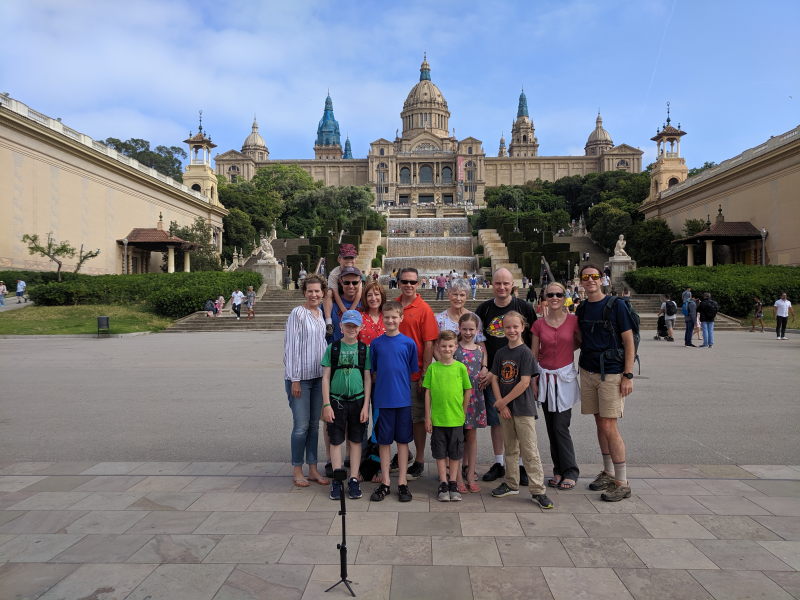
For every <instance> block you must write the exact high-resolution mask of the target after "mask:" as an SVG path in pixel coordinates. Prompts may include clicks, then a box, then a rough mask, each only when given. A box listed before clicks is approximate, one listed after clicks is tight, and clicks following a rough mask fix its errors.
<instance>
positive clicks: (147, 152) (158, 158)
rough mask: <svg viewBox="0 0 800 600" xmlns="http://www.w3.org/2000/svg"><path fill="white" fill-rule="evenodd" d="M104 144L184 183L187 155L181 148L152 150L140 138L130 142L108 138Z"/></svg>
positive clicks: (159, 147)
mask: <svg viewBox="0 0 800 600" xmlns="http://www.w3.org/2000/svg"><path fill="white" fill-rule="evenodd" d="M103 143H104V144H105V145H106V146H110V147H111V148H113V149H114V150H116V151H117V152H119V153H120V154H124V155H125V156H129V157H131V158H135V159H136V160H138V161H139V162H140V163H142V164H143V165H145V166H147V167H152V168H153V169H155V170H156V171H158V172H159V173H161V174H163V175H166V176H167V177H172V178H173V179H174V180H176V181H183V162H182V161H183V160H186V158H187V156H188V155H187V154H186V151H185V150H184V149H183V148H180V147H179V146H156V148H155V150H151V149H150V142H148V141H147V140H143V139H140V138H131V139H129V140H125V141H122V140H119V139H117V138H113V137H110V138H106V139H105V140H104V141H103Z"/></svg>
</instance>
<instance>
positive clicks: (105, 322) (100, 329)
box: [97, 317, 111, 337]
mask: <svg viewBox="0 0 800 600" xmlns="http://www.w3.org/2000/svg"><path fill="white" fill-rule="evenodd" d="M101 333H106V334H110V333H111V325H110V324H109V318H108V317H97V337H100V334H101Z"/></svg>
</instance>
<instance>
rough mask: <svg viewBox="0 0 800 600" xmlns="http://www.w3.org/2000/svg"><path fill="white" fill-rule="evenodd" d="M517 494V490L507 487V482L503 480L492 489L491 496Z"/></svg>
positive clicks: (501, 496) (500, 496) (499, 496)
mask: <svg viewBox="0 0 800 600" xmlns="http://www.w3.org/2000/svg"><path fill="white" fill-rule="evenodd" d="M517 494H519V490H514V489H511V488H510V487H508V484H507V483H506V482H505V481H504V482H503V483H501V484H500V485H499V486H497V487H496V488H494V489H493V490H492V496H494V497H495V498H503V497H505V496H516V495H517Z"/></svg>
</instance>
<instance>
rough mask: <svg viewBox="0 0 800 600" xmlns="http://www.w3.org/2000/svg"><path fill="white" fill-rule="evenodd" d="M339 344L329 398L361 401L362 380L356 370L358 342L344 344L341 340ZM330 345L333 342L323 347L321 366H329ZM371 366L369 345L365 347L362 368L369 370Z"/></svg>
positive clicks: (362, 397) (362, 395)
mask: <svg viewBox="0 0 800 600" xmlns="http://www.w3.org/2000/svg"><path fill="white" fill-rule="evenodd" d="M341 344H342V345H341V350H340V352H339V366H338V367H337V368H336V372H335V373H334V374H333V380H332V381H331V399H332V400H339V401H340V402H352V401H354V400H356V401H358V402H361V401H362V400H363V399H364V380H363V379H362V377H361V372H360V371H359V370H358V343H355V344H345V343H344V342H341ZM331 346H333V344H328V347H327V348H326V349H325V354H324V356H323V357H322V362H321V364H322V366H323V367H330V366H331ZM371 368H372V366H371V365H370V359H369V347H367V356H366V363H365V364H364V370H365V371H369V370H370V369H371Z"/></svg>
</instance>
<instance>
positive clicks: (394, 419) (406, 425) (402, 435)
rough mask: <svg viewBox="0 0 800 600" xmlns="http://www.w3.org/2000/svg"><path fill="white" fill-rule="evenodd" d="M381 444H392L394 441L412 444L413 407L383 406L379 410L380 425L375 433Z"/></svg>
mask: <svg viewBox="0 0 800 600" xmlns="http://www.w3.org/2000/svg"><path fill="white" fill-rule="evenodd" d="M375 437H376V439H377V441H378V444H379V445H380V446H390V445H391V444H392V442H397V443H398V444H410V443H411V440H413V439H414V430H413V427H412V425H411V407H410V406H401V407H400V408H381V409H380V411H379V412H378V426H377V427H376V435H375Z"/></svg>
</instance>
